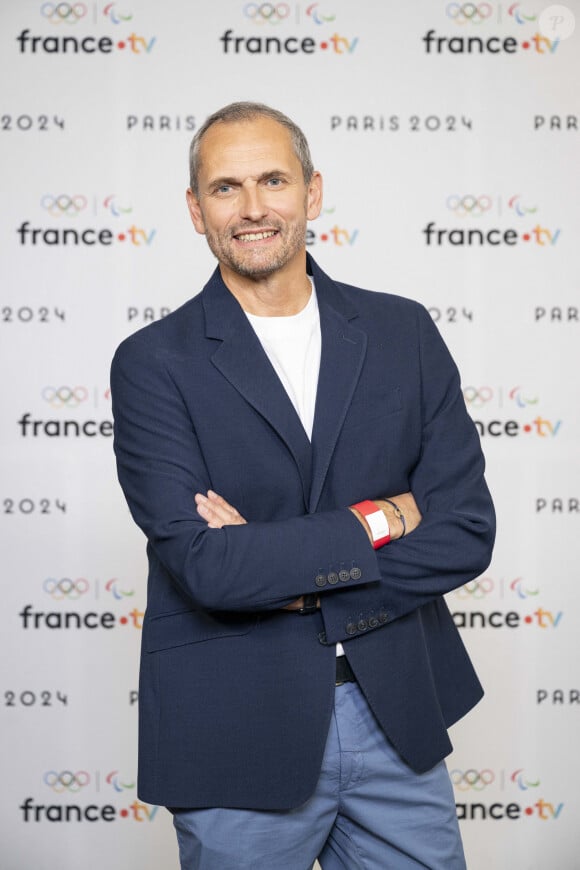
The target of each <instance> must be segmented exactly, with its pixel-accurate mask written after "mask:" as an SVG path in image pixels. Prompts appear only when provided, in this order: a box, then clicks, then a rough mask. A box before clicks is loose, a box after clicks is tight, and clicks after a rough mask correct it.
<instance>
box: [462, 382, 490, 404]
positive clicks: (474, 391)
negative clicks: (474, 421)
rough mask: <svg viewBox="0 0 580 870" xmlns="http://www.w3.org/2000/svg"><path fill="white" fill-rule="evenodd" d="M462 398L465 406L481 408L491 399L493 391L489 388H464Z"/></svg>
mask: <svg viewBox="0 0 580 870" xmlns="http://www.w3.org/2000/svg"><path fill="white" fill-rule="evenodd" d="M463 398H464V399H465V402H466V404H467V405H473V407H474V408H481V407H483V405H485V404H486V403H487V402H491V400H492V399H493V389H492V388H491V387H464V388H463Z"/></svg>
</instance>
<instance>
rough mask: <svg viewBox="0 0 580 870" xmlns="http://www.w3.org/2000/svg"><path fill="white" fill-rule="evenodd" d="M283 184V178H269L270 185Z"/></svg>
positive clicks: (278, 185)
mask: <svg viewBox="0 0 580 870" xmlns="http://www.w3.org/2000/svg"><path fill="white" fill-rule="evenodd" d="M281 184H282V179H281V178H269V179H268V186H269V187H280V185H281Z"/></svg>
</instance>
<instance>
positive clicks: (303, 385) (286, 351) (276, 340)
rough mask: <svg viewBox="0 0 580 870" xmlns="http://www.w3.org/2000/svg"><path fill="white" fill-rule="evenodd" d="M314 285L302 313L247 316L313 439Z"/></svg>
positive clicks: (317, 362)
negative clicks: (278, 315)
mask: <svg viewBox="0 0 580 870" xmlns="http://www.w3.org/2000/svg"><path fill="white" fill-rule="evenodd" d="M309 277H310V276H309ZM310 282H311V284H312V293H311V294H310V299H309V300H308V302H307V304H306V306H305V307H304V308H303V309H302V311H299V312H298V314H291V315H289V316H287V317H261V316H259V315H257V314H249V313H248V312H247V311H246V317H247V318H248V320H249V321H250V323H251V324H252V326H253V328H254V331H255V333H256V335H257V336H258V338H259V339H260V342H261V344H262V347H263V348H264V350H265V351H266V354H267V356H268V359H269V360H270V362H271V363H272V366H273V367H274V370H275V372H276V374H277V375H278V377H279V378H280V380H281V381H282V384H283V385H284V389H285V390H286V392H287V393H288V396H289V398H290V401H291V402H292V404H293V405H294V407H295V408H296V413H297V414H298V416H299V417H300V420H301V422H302V425H303V426H304V431H305V432H306V434H307V435H308V438H309V439H310V440H312V426H313V423H314V407H315V405H316V390H317V387H318V373H319V371H320V351H321V338H320V314H319V312H318V302H317V299H316V290H315V287H314V282H313V281H312V278H310ZM336 654H337V655H344V650H343V648H342V645H341V644H337V645H336Z"/></svg>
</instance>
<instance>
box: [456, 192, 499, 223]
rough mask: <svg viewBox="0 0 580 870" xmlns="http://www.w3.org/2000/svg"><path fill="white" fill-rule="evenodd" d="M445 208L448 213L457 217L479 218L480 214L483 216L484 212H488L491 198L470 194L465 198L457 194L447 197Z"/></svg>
mask: <svg viewBox="0 0 580 870" xmlns="http://www.w3.org/2000/svg"><path fill="white" fill-rule="evenodd" d="M446 205H447V208H448V209H449V210H450V211H453V212H455V214H456V215H457V216H458V217H465V216H466V215H469V216H470V217H480V216H481V215H482V214H485V212H486V211H489V210H490V208H491V206H492V200H491V196H485V195H483V196H473V194H471V193H467V194H465V196H457V194H455V193H454V194H451V196H448V197H447V203H446Z"/></svg>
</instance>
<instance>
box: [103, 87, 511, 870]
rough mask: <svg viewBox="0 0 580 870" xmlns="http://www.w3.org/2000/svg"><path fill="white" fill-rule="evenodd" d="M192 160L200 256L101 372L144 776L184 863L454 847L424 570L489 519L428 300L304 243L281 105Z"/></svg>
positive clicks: (315, 186)
mask: <svg viewBox="0 0 580 870" xmlns="http://www.w3.org/2000/svg"><path fill="white" fill-rule="evenodd" d="M190 168H191V187H190V189H189V190H188V192H187V200H188V205H189V210H190V214H191V218H192V221H193V224H194V226H195V229H196V230H197V232H199V233H202V234H204V235H205V236H206V239H207V241H208V244H209V246H210V248H211V250H212V251H213V253H214V254H215V256H216V258H217V260H218V268H217V269H216V271H215V273H214V275H213V276H212V277H211V279H210V281H209V282H208V284H207V285H206V286H205V287H204V289H203V290H202V292H201V293H200V294H199V295H197V296H195V297H194V298H193V299H191V300H190V301H189V302H187V303H186V304H185V305H184V306H183V307H182V308H180V309H179V310H178V311H176V312H174V313H173V314H171V315H169V316H168V317H166V318H165V319H164V320H162V321H159V322H157V323H154V324H151V325H150V326H148V327H147V328H146V329H144V330H141V331H140V332H138V333H136V334H135V335H133V336H131V337H130V338H128V339H127V340H126V341H125V342H123V344H122V345H121V347H120V348H119V350H118V351H117V354H116V356H115V360H114V362H113V369H112V380H111V384H112V391H113V403H114V404H113V408H114V415H115V449H116V454H117V462H118V470H119V478H120V481H121V484H122V486H123V489H124V491H125V494H126V497H127V500H128V503H129V506H130V508H131V511H132V514H133V517H134V519H135V520H136V522H137V523H138V524H139V525H140V527H141V528H142V529H143V531H144V532H145V534H146V535H147V538H148V556H149V566H150V570H149V581H148V607H147V613H146V616H145V620H144V626H143V648H142V658H141V679H140V695H139V707H140V753H139V794H140V797H141V798H142V799H143V800H145V801H148V802H151V803H157V804H164V805H165V806H167V807H169V808H171V811H172V812H173V814H174V823H175V826H176V829H177V834H178V841H179V847H180V857H181V864H182V868H188V870H191V868H201V870H234V868H235V870H241V868H250V867H251V868H254V870H267V868H268V870H270V868H272V870H306V868H310V867H311V866H312V864H313V862H314V861H315V859H316V858H318V859H319V861H320V863H321V865H322V867H323V868H324V870H338V868H348V870H356V868H367V870H369V868H376V870H378V868H387V867H388V868H395V870H404V868H417V867H423V868H424V867H428V868H431V870H459V868H462V867H464V866H465V864H464V859H463V853H462V849H461V842H460V839H459V834H458V828H457V821H456V818H455V811H454V802H453V795H452V790H451V787H450V783H449V778H448V776H447V772H446V769H445V765H444V762H443V761H442V759H443V758H444V756H445V755H446V754H447V753H448V752H449V751H450V749H451V745H450V742H449V739H448V737H447V731H446V729H447V727H448V726H449V725H450V724H451V723H453V722H455V721H456V720H457V719H458V718H459V717H461V716H462V715H463V714H464V713H465V712H467V710H469V709H470V708H471V707H472V706H473V705H474V704H475V703H476V702H477V701H478V700H479V698H480V696H481V688H480V685H479V682H478V680H477V678H476V676H475V674H474V672H473V669H472V667H471V664H470V662H469V659H468V657H467V654H466V652H465V650H464V648H463V645H462V643H461V640H460V638H459V635H458V632H457V630H456V629H455V626H454V625H453V622H452V619H451V617H450V615H449V612H448V610H447V608H446V606H445V603H444V601H443V599H442V597H441V596H442V595H443V594H444V593H446V592H448V591H449V590H451V589H453V588H455V587H457V586H460V585H462V584H464V583H466V582H468V581H469V580H471V579H472V578H474V577H476V576H477V575H478V574H480V573H481V572H482V571H484V570H485V568H486V567H487V565H488V563H489V558H490V553H491V547H492V543H493V534H494V518H493V508H492V504H491V500H490V497H489V493H488V490H487V487H486V485H485V482H484V479H483V465H484V463H483V458H482V455H481V450H480V446H479V439H478V437H477V434H476V431H475V428H474V426H473V424H472V422H471V420H470V419H469V417H468V415H467V413H466V410H465V405H464V403H463V399H462V395H461V391H460V385H459V378H458V373H457V370H456V368H455V366H454V364H453V362H452V360H451V358H450V356H449V353H448V351H447V350H446V348H445V346H444V344H443V342H442V340H441V338H440V336H439V334H438V332H437V329H436V328H435V326H434V325H433V323H432V321H431V318H430V317H429V315H428V314H427V312H426V311H425V309H424V308H422V307H421V306H420V305H418V304H417V303H415V302H411V301H410V300H406V299H402V298H399V297H395V296H391V295H387V294H383V293H376V292H369V291H363V290H359V289H356V288H353V287H349V286H347V285H344V284H338V283H336V282H334V281H332V280H331V279H330V278H328V277H327V276H326V275H325V274H324V272H322V270H321V269H320V268H319V267H318V266H317V264H316V263H315V262H314V260H313V259H312V258H310V257H309V256H307V254H306V249H305V236H306V221H307V220H312V219H314V218H316V217H317V216H318V214H319V211H320V207H321V199H322V181H321V177H320V174H319V173H318V172H315V171H313V168H312V163H311V160H310V155H309V151H308V145H307V143H306V140H305V139H304V136H303V134H302V133H301V131H300V130H299V129H298V128H297V127H296V126H295V125H294V124H293V122H292V121H290V120H289V119H288V118H287V117H286V116H284V115H282V114H281V113H279V112H276V111H275V110H273V109H270V108H268V107H266V106H262V105H260V104H251V103H240V104H232V105H231V106H228V107H225V108H224V109H222V110H220V111H219V112H216V113H215V114H214V115H212V116H211V117H210V118H209V119H208V120H207V121H206V123H205V124H204V125H203V127H202V128H201V129H200V130H199V131H198V133H197V134H196V136H195V137H194V140H193V142H192V147H191V167H190ZM337 653H338V655H337Z"/></svg>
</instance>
